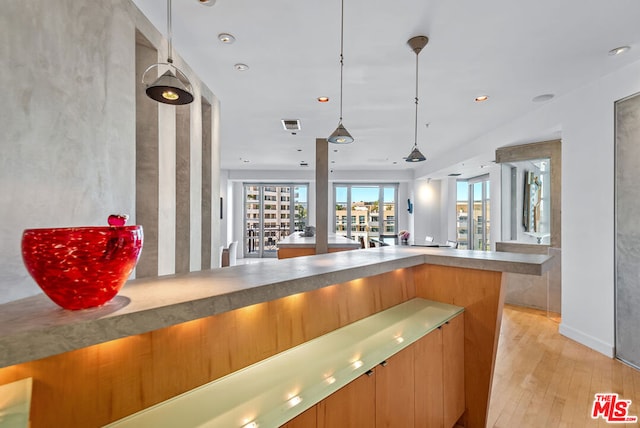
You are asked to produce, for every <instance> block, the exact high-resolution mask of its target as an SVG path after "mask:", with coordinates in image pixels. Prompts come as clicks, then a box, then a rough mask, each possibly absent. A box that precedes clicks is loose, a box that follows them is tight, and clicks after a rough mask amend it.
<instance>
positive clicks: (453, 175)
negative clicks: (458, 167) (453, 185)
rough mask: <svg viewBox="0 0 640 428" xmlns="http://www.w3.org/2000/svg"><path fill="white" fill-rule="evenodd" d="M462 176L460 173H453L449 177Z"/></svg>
mask: <svg viewBox="0 0 640 428" xmlns="http://www.w3.org/2000/svg"><path fill="white" fill-rule="evenodd" d="M461 175H462V174H460V173H459V172H452V173H451V174H449V177H460V176H461Z"/></svg>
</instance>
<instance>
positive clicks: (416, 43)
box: [404, 36, 429, 162]
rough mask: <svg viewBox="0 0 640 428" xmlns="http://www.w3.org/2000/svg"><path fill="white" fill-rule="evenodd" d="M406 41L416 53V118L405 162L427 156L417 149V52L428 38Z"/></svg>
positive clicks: (424, 159) (417, 160)
mask: <svg viewBox="0 0 640 428" xmlns="http://www.w3.org/2000/svg"><path fill="white" fill-rule="evenodd" d="M407 43H408V44H409V46H411V49H412V50H413V52H415V54H416V120H415V126H414V137H413V150H411V154H409V156H407V157H406V158H404V160H405V161H407V162H423V161H426V160H427V158H426V157H425V156H424V155H423V154H422V153H421V152H420V150H419V149H418V54H419V53H420V51H421V50H422V48H424V47H425V46H426V45H427V43H429V38H428V37H426V36H416V37H412V38H410V39H409V41H407Z"/></svg>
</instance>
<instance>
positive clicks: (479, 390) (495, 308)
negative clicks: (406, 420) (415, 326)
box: [0, 246, 550, 427]
mask: <svg viewBox="0 0 640 428" xmlns="http://www.w3.org/2000/svg"><path fill="white" fill-rule="evenodd" d="M549 265H550V257H549V256H546V255H531V254H513V253H492V252H475V251H466V250H453V249H437V248H421V247H406V246H389V247H382V248H371V249H365V250H357V251H347V252H344V253H340V254H323V255H316V256H306V257H299V258H295V259H287V260H279V261H276V262H272V263H257V264H248V265H239V266H233V267H229V268H224V269H212V270H209V271H201V272H193V273H189V274H182V275H171V276H165V277H159V278H154V279H144V280H141V279H140V280H131V281H129V282H128V283H127V284H126V285H125V287H124V288H123V289H122V290H121V292H120V293H119V295H118V296H116V298H115V299H113V300H112V301H111V302H108V303H107V304H106V305H104V306H102V307H99V308H95V309H88V310H82V311H67V310H62V309H60V308H58V307H57V306H55V305H54V304H53V303H51V302H50V301H49V300H48V299H47V298H46V297H45V296H43V295H39V296H34V297H30V298H26V299H22V300H19V301H16V302H11V303H8V304H4V305H0V367H1V368H0V385H3V384H7V383H10V382H13V381H17V380H20V379H24V378H29V377H30V378H32V379H33V392H32V401H31V426H32V427H44V426H103V425H106V424H109V423H113V422H115V421H118V420H119V419H122V418H124V417H127V416H129V415H132V414H134V413H136V412H139V411H141V410H144V409H147V408H149V407H151V406H154V405H158V404H159V403H163V402H164V401H166V400H170V399H172V398H173V397H176V396H178V395H180V394H184V393H186V392H188V391H191V390H194V389H195V388H198V387H201V386H202V385H205V384H208V383H210V382H212V381H215V380H217V379H221V378H224V377H227V376H235V373H239V371H240V370H242V369H245V368H247V367H249V366H251V365H254V364H256V363H259V362H261V361H265V360H266V359H269V358H273V357H275V356H278V355H280V354H282V353H284V352H286V351H288V350H291V349H292V348H295V347H297V346H300V345H302V344H305V343H308V342H310V341H312V340H315V339H318V338H323V337H324V336H326V335H327V334H329V333H331V332H333V331H337V330H339V329H340V328H343V327H345V326H348V325H350V324H352V323H355V322H358V321H360V320H365V319H369V318H370V317H371V316H373V315H375V314H378V313H382V312H383V311H386V310H388V309H390V308H393V307H396V306H397V305H401V304H403V303H405V302H409V301H412V300H414V299H416V298H417V299H426V300H427V301H432V302H439V303H443V304H448V305H455V306H456V307H459V308H461V309H462V310H464V323H463V325H462V323H461V324H460V325H461V328H462V330H461V331H462V332H463V337H464V350H462V349H460V350H459V351H457V353H458V354H460V357H461V361H462V364H463V366H464V369H463V372H464V373H463V374H464V379H463V385H464V387H463V393H462V394H463V395H462V399H461V400H462V401H460V400H459V403H460V404H461V405H462V407H461V408H460V412H459V413H460V414H458V413H455V414H454V417H455V419H454V422H456V421H457V423H460V424H462V425H464V426H466V427H484V426H485V423H486V417H487V408H488V402H489V398H490V397H489V394H490V390H491V376H492V368H493V364H494V362H495V355H496V349H497V343H498V337H499V331H500V320H501V314H502V304H503V299H504V295H503V286H502V273H503V272H512V273H520V274H528V275H542V274H543V273H544V272H546V271H547V269H548V268H549ZM447 319H448V318H447ZM461 322H462V321H461ZM412 352H413V351H412ZM412 355H413V354H412ZM416 355H417V351H416ZM416 367H419V366H416ZM416 376H417V374H416ZM416 379H417V378H416ZM460 379H462V378H460ZM416 382H417V383H416V385H418V384H419V382H418V381H417V380H416ZM274 393H276V392H274ZM392 393H393V391H392ZM286 399H287V398H286V397H284V394H283V400H286ZM316 407H317V406H316V405H314V403H306V406H305V408H307V409H309V410H308V411H311V410H313V411H320V410H317V409H316ZM249 413H250V412H249ZM258 413H259V410H256V411H255V413H254V414H247V418H248V419H246V420H245V419H243V420H238V421H237V426H238V427H242V426H245V425H246V424H247V422H248V421H251V420H252V419H251V417H253V418H257V417H259V416H260V415H259V414H258ZM305 413H306V412H305ZM445 413H446V411H445ZM301 416H302V415H301ZM314 420H315V419H314ZM284 426H289V425H287V424H285V425H284ZM290 426H295V425H290ZM314 426H315V425H314ZM318 426H320V425H318Z"/></svg>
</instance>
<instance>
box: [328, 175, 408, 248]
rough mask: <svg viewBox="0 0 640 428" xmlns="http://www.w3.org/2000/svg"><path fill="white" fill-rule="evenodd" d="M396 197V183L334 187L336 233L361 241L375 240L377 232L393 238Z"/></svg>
mask: <svg viewBox="0 0 640 428" xmlns="http://www.w3.org/2000/svg"><path fill="white" fill-rule="evenodd" d="M397 195H398V185H397V184H371V185H368V184H367V185H362V184H334V186H333V196H334V201H335V208H336V209H335V214H334V216H335V217H334V219H335V224H336V229H335V231H336V233H338V234H341V235H345V236H347V237H349V238H352V239H357V238H358V237H363V238H364V239H365V240H368V239H369V238H374V239H378V238H379V237H380V230H381V229H382V230H383V231H384V234H385V235H386V234H389V235H396V234H397V233H398V230H397V224H396V212H397V211H396V210H397ZM380 207H382V224H380V218H381V216H380ZM345 232H346V233H345Z"/></svg>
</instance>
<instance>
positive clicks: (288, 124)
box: [281, 119, 300, 131]
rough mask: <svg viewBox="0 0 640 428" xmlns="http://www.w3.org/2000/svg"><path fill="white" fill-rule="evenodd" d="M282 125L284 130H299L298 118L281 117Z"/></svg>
mask: <svg viewBox="0 0 640 428" xmlns="http://www.w3.org/2000/svg"><path fill="white" fill-rule="evenodd" d="M281 122H282V126H283V127H284V130H285V131H299V130H300V120H298V119H282V120H281Z"/></svg>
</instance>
